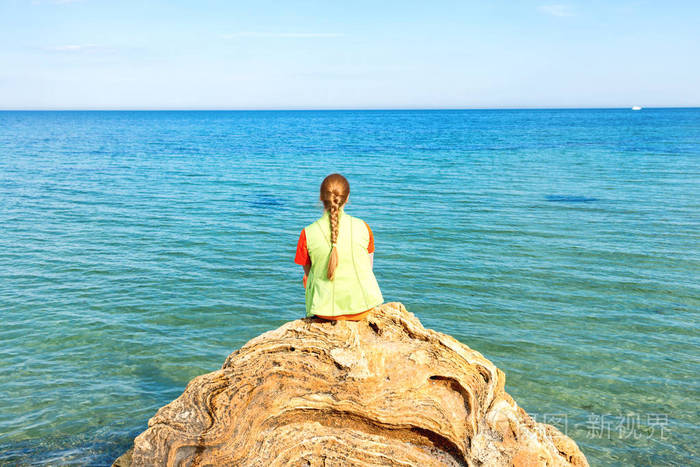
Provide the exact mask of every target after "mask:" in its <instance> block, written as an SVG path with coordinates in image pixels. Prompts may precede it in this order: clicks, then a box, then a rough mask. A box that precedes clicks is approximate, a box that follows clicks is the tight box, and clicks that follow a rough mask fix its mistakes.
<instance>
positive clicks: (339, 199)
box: [321, 173, 350, 280]
mask: <svg viewBox="0 0 700 467" xmlns="http://www.w3.org/2000/svg"><path fill="white" fill-rule="evenodd" d="M349 194H350V183H348V181H347V179H346V178H345V177H343V176H342V175H340V174H337V173H335V174H331V175H329V176H327V177H326V178H325V179H324V180H323V183H321V201H323V205H324V207H325V209H326V210H328V218H329V220H330V228H331V252H330V257H329V258H328V271H327V274H326V275H327V277H328V279H329V280H333V277H335V268H336V267H337V266H338V249H337V247H336V242H337V241H338V234H339V229H340V219H339V217H340V208H341V207H342V206H343V205H344V204H345V202H346V201H347V200H348V195H349Z"/></svg>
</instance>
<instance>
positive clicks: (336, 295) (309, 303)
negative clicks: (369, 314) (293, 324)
mask: <svg viewBox="0 0 700 467" xmlns="http://www.w3.org/2000/svg"><path fill="white" fill-rule="evenodd" d="M337 222H338V225H337V235H336V241H335V243H333V241H332V236H331V219H330V214H329V212H328V211H327V210H326V211H324V213H323V215H322V216H321V217H320V218H319V219H317V220H316V221H315V222H313V223H312V224H309V225H308V226H306V227H305V228H304V232H305V234H306V242H307V248H308V254H309V258H310V260H311V269H310V271H309V277H308V282H307V287H306V295H305V297H306V316H312V315H321V316H328V317H333V316H339V315H347V314H355V313H361V312H364V311H366V310H368V309H371V308H373V307H375V306H377V305H380V304H381V303H383V301H384V299H383V297H382V293H381V290H380V289H379V284H378V283H377V279H376V278H375V276H374V273H373V272H372V264H371V261H370V256H369V253H368V252H367V249H368V245H369V242H370V234H369V231H368V227H367V225H366V224H365V223H364V221H362V219H359V218H357V217H354V216H351V215H349V214H347V213H346V212H345V211H344V209H343V208H342V207H341V208H340V209H339V210H338V214H337ZM333 245H335V248H336V252H337V264H336V267H335V269H334V277H333V279H329V278H328V274H327V271H328V262H329V260H330V254H329V253H330V252H331V249H332V246H333Z"/></svg>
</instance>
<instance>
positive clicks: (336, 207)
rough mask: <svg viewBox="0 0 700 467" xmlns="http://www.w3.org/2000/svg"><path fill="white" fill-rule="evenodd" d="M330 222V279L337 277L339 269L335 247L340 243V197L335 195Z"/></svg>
mask: <svg viewBox="0 0 700 467" xmlns="http://www.w3.org/2000/svg"><path fill="white" fill-rule="evenodd" d="M328 211H329V220H330V223H331V256H330V258H329V259H328V273H327V276H328V279H329V280H333V277H335V268H336V267H338V249H337V247H336V246H335V244H336V242H337V241H338V229H339V227H340V225H338V224H339V223H338V213H339V211H340V195H338V194H337V193H333V194H332V195H331V197H330V209H329V210H328Z"/></svg>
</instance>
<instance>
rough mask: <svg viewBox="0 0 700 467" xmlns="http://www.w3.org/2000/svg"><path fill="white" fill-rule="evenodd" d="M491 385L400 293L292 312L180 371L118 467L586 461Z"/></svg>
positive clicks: (480, 365) (499, 378) (494, 380)
mask: <svg viewBox="0 0 700 467" xmlns="http://www.w3.org/2000/svg"><path fill="white" fill-rule="evenodd" d="M504 385H505V375H504V373H503V372H502V371H501V370H499V369H498V368H496V366H494V364H493V363H491V362H490V361H488V360H487V359H486V358H484V356H483V355H481V354H480V353H479V352H477V351H475V350H472V349H470V348H469V347H467V346H466V345H464V344H461V343H460V342H458V341H457V340H455V339H454V338H452V337H450V336H448V335H446V334H442V333H440V332H436V331H433V330H430V329H425V328H423V326H422V325H421V323H420V321H418V319H417V318H416V317H415V316H414V315H413V314H412V313H409V312H408V311H406V308H405V307H404V306H403V305H402V304H401V303H397V302H392V303H386V304H384V305H381V306H379V307H377V308H376V309H375V310H374V311H373V312H371V313H370V314H369V316H368V317H367V319H366V320H363V321H358V322H354V321H338V322H335V323H333V322H329V321H323V320H320V319H318V318H303V319H297V320H295V321H291V322H288V323H286V324H284V325H283V326H281V327H280V328H278V329H275V330H272V331H269V332H266V333H264V334H262V335H260V336H258V337H256V338H254V339H252V340H250V341H249V342H248V343H247V344H245V345H244V346H243V347H241V348H240V349H239V350H236V351H235V352H233V353H232V354H231V355H229V357H228V358H227V359H226V362H225V363H224V365H223V367H222V368H221V369H220V370H218V371H214V372H212V373H208V374H205V375H201V376H198V377H196V378H194V379H193V380H192V381H190V383H189V384H188V385H187V388H186V389H185V391H184V393H183V394H182V395H181V396H180V397H178V398H177V399H175V400H174V401H172V402H171V403H170V404H168V405H166V406H165V407H162V408H161V409H160V410H158V412H157V413H156V414H155V416H154V417H153V418H151V419H150V420H149V422H148V429H147V430H146V431H144V432H143V433H141V434H140V435H139V436H137V437H136V439H135V440H134V448H133V452H131V454H130V456H131V457H130V458H128V456H127V455H125V456H122V457H120V458H119V462H121V463H120V464H118V465H120V466H127V465H235V466H279V465H308V466H320V465H397V466H398V465H401V466H411V465H421V466H438V465H455V466H456V465H470V466H471V465H486V466H492V465H515V466H544V465H547V466H551V465H575V466H586V465H588V463H587V461H586V458H585V457H584V455H583V454H582V453H581V451H580V450H579V448H578V446H577V445H576V443H575V442H574V441H573V440H571V439H570V438H569V437H567V436H565V435H563V434H562V433H561V432H560V431H558V430H557V429H556V428H554V427H553V426H551V425H544V424H542V423H536V422H535V421H534V420H533V419H532V418H531V417H530V416H529V415H528V414H527V413H526V412H525V411H524V410H523V409H521V408H520V407H518V405H517V403H516V402H515V401H514V400H513V399H512V398H511V397H510V396H509V395H508V394H507V393H506V392H505V390H504ZM127 454H129V453H127ZM115 465H117V464H116V463H115Z"/></svg>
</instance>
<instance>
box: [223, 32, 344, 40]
mask: <svg viewBox="0 0 700 467" xmlns="http://www.w3.org/2000/svg"><path fill="white" fill-rule="evenodd" d="M344 35H345V34H342V33H337V32H253V31H245V32H234V33H232V34H221V38H222V39H236V38H238V37H253V38H292V39H313V38H329V37H342V36H344Z"/></svg>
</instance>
